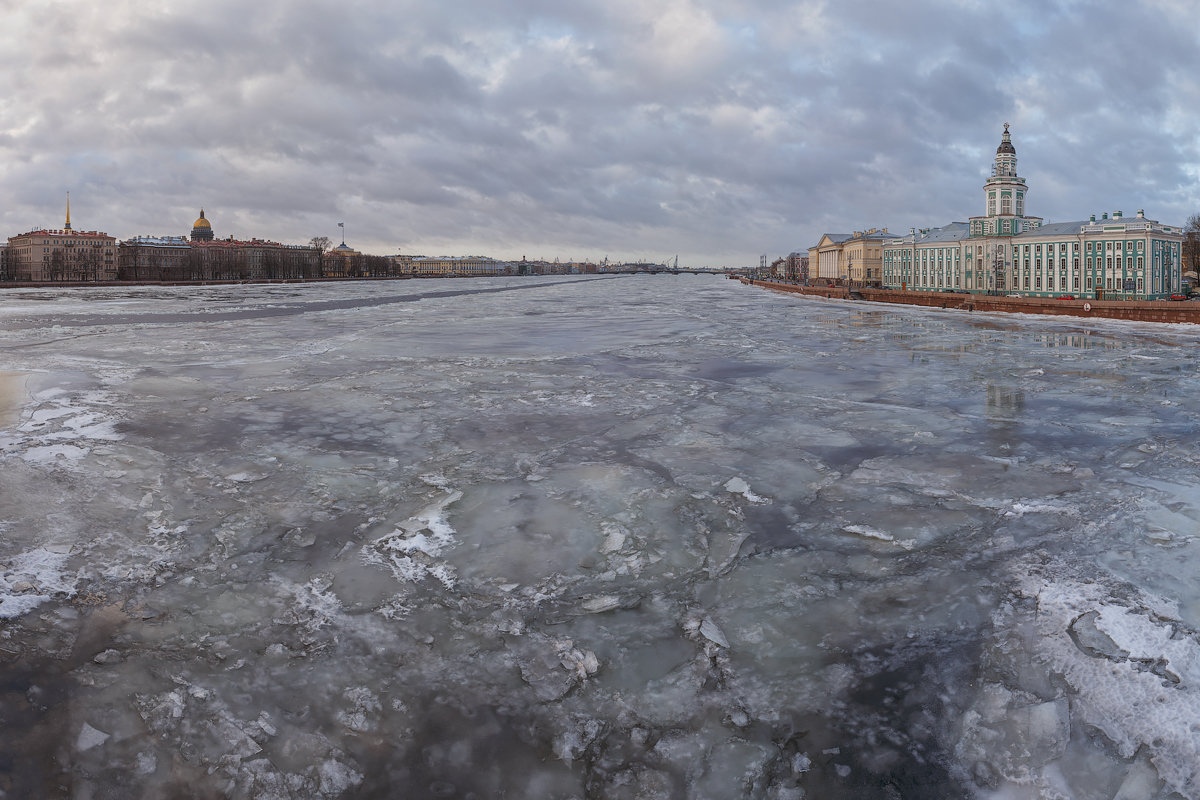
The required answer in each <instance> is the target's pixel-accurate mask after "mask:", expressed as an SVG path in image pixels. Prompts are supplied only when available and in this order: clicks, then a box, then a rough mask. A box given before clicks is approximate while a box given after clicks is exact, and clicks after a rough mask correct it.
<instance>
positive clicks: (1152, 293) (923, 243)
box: [880, 123, 1183, 300]
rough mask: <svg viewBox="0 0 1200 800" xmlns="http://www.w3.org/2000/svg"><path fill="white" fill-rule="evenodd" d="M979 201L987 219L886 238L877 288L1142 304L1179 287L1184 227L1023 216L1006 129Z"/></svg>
mask: <svg viewBox="0 0 1200 800" xmlns="http://www.w3.org/2000/svg"><path fill="white" fill-rule="evenodd" d="M983 194H984V202H985V208H986V209H987V213H986V214H985V215H983V216H979V217H971V218H970V220H969V221H968V222H952V223H950V224H949V225H946V226H945V227H942V228H927V229H922V230H913V231H911V232H910V233H909V234H908V235H907V236H901V237H899V238H890V239H888V240H886V241H885V242H884V244H883V255H882V261H881V270H880V272H881V284H882V286H883V287H884V288H891V289H909V290H917V291H944V290H953V291H960V292H976V293H980V292H982V293H987V292H992V293H1000V294H1021V295H1029V296H1034V297H1056V296H1060V295H1064V294H1067V295H1074V296H1076V297H1085V296H1086V297H1095V298H1110V299H1112V298H1129V299H1138V300H1146V299H1156V298H1160V297H1166V296H1168V295H1170V294H1171V293H1173V292H1177V291H1179V290H1180V288H1181V285H1182V284H1181V272H1180V269H1181V268H1180V249H1181V246H1182V243H1183V231H1182V230H1181V229H1180V228H1177V227H1173V226H1171V225H1163V224H1161V223H1159V222H1158V221H1156V220H1152V219H1147V218H1146V215H1145V213H1144V212H1142V211H1141V210H1139V211H1138V212H1137V214H1136V215H1135V216H1131V217H1126V216H1125V215H1124V214H1123V213H1122V212H1120V211H1114V212H1113V213H1112V215H1111V216H1109V215H1108V214H1107V213H1104V214H1101V216H1100V218H1099V219H1097V218H1096V216H1095V215H1094V214H1093V215H1092V216H1091V218H1089V219H1087V220H1083V221H1080V222H1053V223H1043V221H1042V219H1041V217H1031V216H1027V215H1026V214H1025V207H1026V206H1025V203H1026V199H1027V197H1028V194H1029V189H1028V187H1027V186H1026V184H1025V179H1024V178H1022V177H1020V176H1019V175H1017V151H1016V148H1014V147H1013V144H1012V138H1011V137H1010V135H1009V132H1008V124H1007V123H1005V125H1004V135H1003V137H1002V138H1001V141H1000V146H999V147H997V148H996V159H995V163H994V165H993V167H992V174H991V177H989V178H988V179H987V182H986V183H985V184H984V186H983Z"/></svg>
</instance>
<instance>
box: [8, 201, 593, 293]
mask: <svg viewBox="0 0 1200 800" xmlns="http://www.w3.org/2000/svg"><path fill="white" fill-rule="evenodd" d="M318 244H319V243H318V242H317V240H314V242H313V243H312V244H310V245H290V244H281V243H279V242H272V241H267V240H263V239H245V240H243V239H235V238H233V237H228V238H225V239H220V238H217V237H216V236H215V235H214V233H213V229H212V223H211V222H210V221H209V220H208V218H207V217H206V216H205V214H204V210H203V209H201V210H200V216H199V218H198V219H196V221H195V222H194V223H193V225H192V231H191V235H190V236H134V237H131V238H129V239H125V240H123V241H117V239H116V238H115V237H113V236H109V235H108V234H107V233H103V232H100V231H89V230H76V229H74V228H72V226H71V210H70V206H69V205H68V207H67V215H66V222H65V224H64V225H63V227H62V228H57V229H38V230H33V231H28V232H26V233H22V234H19V235H17V236H12V237H9V239H8V246H7V247H4V246H0V280H4V281H16V282H29V283H50V282H60V281H133V282H156V281H165V282H182V281H213V280H220V281H224V280H276V279H279V280H296V279H301V280H311V279H315V278H350V277H424V278H446V277H464V278H466V277H481V276H489V275H553V274H573V273H587V272H596V271H598V269H599V268H598V266H597V265H595V264H587V263H569V264H560V263H558V262H553V263H551V262H544V261H527V260H525V259H521V261H519V262H513V261H499V260H497V259H494V258H488V257H486V256H466V257H447V256H442V257H427V256H419V255H392V256H371V255H364V254H363V253H360V252H359V251H357V250H355V249H354V248H352V247H350V246H349V245H347V244H346V242H345V241H342V242H341V244H339V245H337V246H335V247H333V248H331V249H329V250H328V251H327V252H326V251H325V249H324V247H321V246H318ZM326 246H327V245H326Z"/></svg>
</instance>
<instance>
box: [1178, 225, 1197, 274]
mask: <svg viewBox="0 0 1200 800" xmlns="http://www.w3.org/2000/svg"><path fill="white" fill-rule="evenodd" d="M1182 256H1183V264H1182V265H1181V271H1182V272H1183V273H1188V272H1196V273H1200V214H1192V215H1191V216H1190V217H1188V220H1187V223H1186V224H1185V225H1184V226H1183V253H1182Z"/></svg>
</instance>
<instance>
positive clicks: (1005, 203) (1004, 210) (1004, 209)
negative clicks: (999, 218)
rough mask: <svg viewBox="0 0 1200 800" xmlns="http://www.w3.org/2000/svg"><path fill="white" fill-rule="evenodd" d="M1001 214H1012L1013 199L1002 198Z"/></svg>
mask: <svg viewBox="0 0 1200 800" xmlns="http://www.w3.org/2000/svg"><path fill="white" fill-rule="evenodd" d="M1000 213H1001V214H1011V213H1012V198H1011V197H1002V198H1000Z"/></svg>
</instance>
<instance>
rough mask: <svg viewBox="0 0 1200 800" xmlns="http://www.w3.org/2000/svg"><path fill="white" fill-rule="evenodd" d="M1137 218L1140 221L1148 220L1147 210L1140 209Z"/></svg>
mask: <svg viewBox="0 0 1200 800" xmlns="http://www.w3.org/2000/svg"><path fill="white" fill-rule="evenodd" d="M1137 218H1138V219H1145V218H1146V209H1144V208H1139V209H1138V215H1137Z"/></svg>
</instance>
